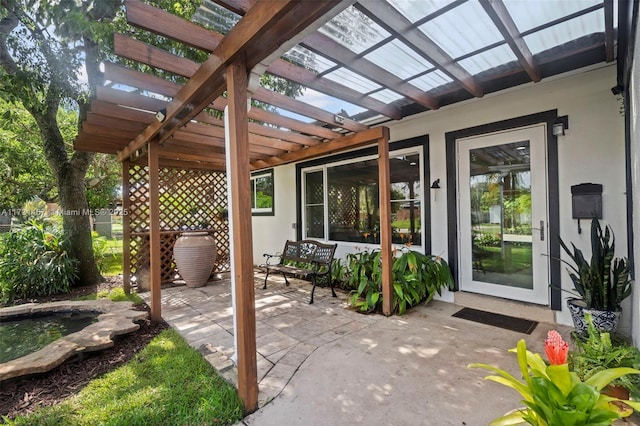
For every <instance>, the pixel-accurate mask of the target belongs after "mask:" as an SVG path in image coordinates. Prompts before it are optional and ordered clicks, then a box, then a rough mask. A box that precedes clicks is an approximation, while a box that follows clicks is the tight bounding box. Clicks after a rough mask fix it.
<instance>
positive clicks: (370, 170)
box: [302, 147, 424, 245]
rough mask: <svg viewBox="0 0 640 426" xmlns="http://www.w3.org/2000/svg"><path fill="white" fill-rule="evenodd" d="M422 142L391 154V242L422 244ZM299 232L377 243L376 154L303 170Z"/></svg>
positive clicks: (378, 209) (378, 235) (378, 204)
mask: <svg viewBox="0 0 640 426" xmlns="http://www.w3.org/2000/svg"><path fill="white" fill-rule="evenodd" d="M421 158H422V154H421V149H420V147H413V148H408V149H403V150H399V151H393V152H391V153H390V159H389V166H390V172H391V213H392V221H391V229H392V241H393V243H395V244H408V243H411V244H412V245H422V241H423V231H422V226H421V224H422V210H421V199H422V190H423V189H422V188H424V184H423V173H422V172H421V170H422V167H421V164H422V161H421ZM302 179H303V188H304V191H303V194H304V209H303V223H304V228H303V232H304V234H303V237H310V238H323V239H327V240H332V241H347V242H355V243H371V244H379V243H380V201H379V182H378V158H377V156H375V155H371V156H365V157H359V158H352V159H349V160H345V161H341V162H333V163H328V164H326V165H322V166H317V167H312V168H311V167H310V168H307V169H302Z"/></svg>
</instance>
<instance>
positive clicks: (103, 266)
mask: <svg viewBox="0 0 640 426" xmlns="http://www.w3.org/2000/svg"><path fill="white" fill-rule="evenodd" d="M91 241H92V244H93V257H94V258H95V260H96V266H97V267H98V271H100V273H101V274H104V273H105V272H107V270H108V269H109V265H110V263H109V261H108V260H109V259H108V257H111V258H114V257H115V256H114V254H113V253H111V251H109V241H108V240H107V238H105V237H101V236H100V235H98V233H97V232H95V231H94V232H92V233H91Z"/></svg>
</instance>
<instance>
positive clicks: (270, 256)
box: [262, 253, 282, 265]
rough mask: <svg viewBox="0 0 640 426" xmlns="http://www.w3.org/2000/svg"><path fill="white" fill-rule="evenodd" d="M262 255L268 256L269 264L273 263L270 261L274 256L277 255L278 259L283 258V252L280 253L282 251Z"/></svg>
mask: <svg viewBox="0 0 640 426" xmlns="http://www.w3.org/2000/svg"><path fill="white" fill-rule="evenodd" d="M262 256H264V257H266V258H267V260H266V264H267V265H271V263H269V262H270V261H271V259H272V258H274V257H277V258H278V259H281V258H282V254H280V253H276V254H269V253H265V254H263V255H262Z"/></svg>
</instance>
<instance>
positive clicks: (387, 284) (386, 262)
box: [378, 127, 393, 316]
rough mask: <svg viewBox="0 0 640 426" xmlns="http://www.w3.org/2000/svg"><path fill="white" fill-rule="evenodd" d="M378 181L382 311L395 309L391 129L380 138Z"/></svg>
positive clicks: (389, 313) (388, 313) (384, 131)
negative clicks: (390, 161) (392, 245)
mask: <svg viewBox="0 0 640 426" xmlns="http://www.w3.org/2000/svg"><path fill="white" fill-rule="evenodd" d="M378 181H379V185H378V186H379V189H380V250H381V251H382V312H383V313H384V314H385V315H387V316H389V315H391V314H392V309H393V287H392V286H393V277H392V271H391V269H392V267H393V252H392V247H391V171H390V169H389V129H388V128H386V127H385V128H384V130H383V135H382V137H381V138H379V139H378Z"/></svg>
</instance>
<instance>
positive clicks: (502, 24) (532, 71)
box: [480, 0, 542, 83]
mask: <svg viewBox="0 0 640 426" xmlns="http://www.w3.org/2000/svg"><path fill="white" fill-rule="evenodd" d="M480 4H481V5H482V7H483V8H484V10H485V11H486V12H487V14H488V15H489V17H490V18H491V20H492V21H493V23H494V24H495V26H496V27H497V28H498V31H500V34H502V36H503V37H504V39H505V40H506V41H507V44H508V45H509V47H510V48H511V50H512V51H513V53H514V54H515V55H516V57H517V58H518V62H519V63H520V66H521V67H522V68H523V69H524V70H525V72H526V73H527V74H528V75H529V78H530V79H531V80H532V81H534V82H535V83H537V82H539V81H540V80H541V78H542V77H540V71H539V70H538V67H537V66H536V64H535V61H534V60H533V54H532V53H531V51H530V50H529V47H528V46H527V43H526V42H525V41H524V39H523V38H522V36H521V35H520V32H519V31H518V27H517V26H516V23H515V22H514V21H513V18H512V17H511V15H510V14H509V11H508V10H507V6H505V4H504V3H503V2H502V0H480Z"/></svg>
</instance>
